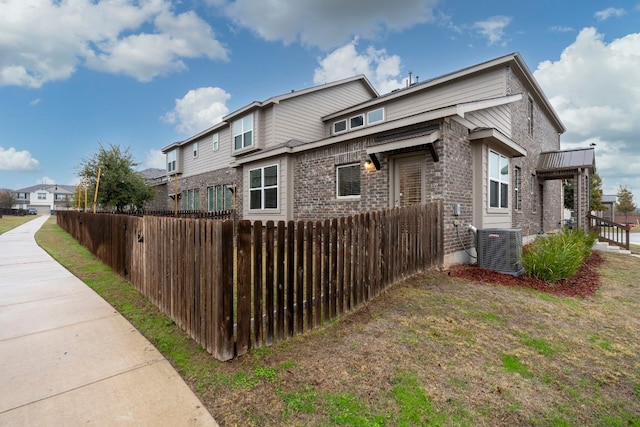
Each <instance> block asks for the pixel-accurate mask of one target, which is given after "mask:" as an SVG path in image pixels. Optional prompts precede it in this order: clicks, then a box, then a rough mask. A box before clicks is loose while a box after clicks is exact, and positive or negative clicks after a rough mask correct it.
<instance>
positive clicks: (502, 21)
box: [473, 15, 511, 46]
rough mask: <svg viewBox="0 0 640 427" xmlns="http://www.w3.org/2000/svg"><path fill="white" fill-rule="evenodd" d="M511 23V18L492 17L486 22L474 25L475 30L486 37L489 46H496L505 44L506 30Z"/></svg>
mask: <svg viewBox="0 0 640 427" xmlns="http://www.w3.org/2000/svg"><path fill="white" fill-rule="evenodd" d="M510 23H511V17H509V16H501V15H500V16H492V17H490V18H488V19H486V20H484V21H478V22H475V23H474V24H473V28H474V29H476V30H477V31H478V33H479V34H480V35H481V36H482V37H485V38H486V39H487V41H488V44H489V46H492V45H494V44H504V40H503V38H504V29H505V28H506V27H507V26H508V25H509V24H510Z"/></svg>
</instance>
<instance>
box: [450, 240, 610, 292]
mask: <svg viewBox="0 0 640 427" xmlns="http://www.w3.org/2000/svg"><path fill="white" fill-rule="evenodd" d="M602 262H603V259H602V256H600V254H599V253H598V252H596V251H593V252H592V253H591V256H589V257H588V258H586V259H585V260H584V262H583V263H582V266H581V267H580V269H579V270H578V272H577V273H576V274H575V275H574V276H572V277H569V278H566V279H563V280H560V281H559V282H558V283H556V284H550V283H547V282H543V281H542V280H539V279H536V278H535V277H530V276H528V275H527V274H526V273H525V274H523V275H521V276H519V277H514V276H511V275H509V274H504V273H499V272H497V271H491V270H486V269H484V268H479V267H478V266H476V265H455V266H452V267H451V268H450V270H449V275H451V276H453V277H460V278H463V279H467V280H472V281H475V282H482V283H495V284H500V285H503V286H524V287H528V288H533V289H536V290H538V291H541V292H547V293H550V294H556V295H562V296H568V297H580V298H584V297H587V296H592V295H594V294H595V293H596V291H597V290H598V288H599V287H600V281H599V277H598V272H597V267H598V266H599V265H600V264H602Z"/></svg>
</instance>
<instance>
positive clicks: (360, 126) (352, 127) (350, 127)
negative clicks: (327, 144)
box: [349, 113, 366, 130]
mask: <svg viewBox="0 0 640 427" xmlns="http://www.w3.org/2000/svg"><path fill="white" fill-rule="evenodd" d="M358 117H359V118H360V119H361V120H362V124H361V125H358V126H352V124H351V123H352V122H353V119H357V118H358ZM365 126H366V122H365V118H364V113H362V114H358V115H355V116H353V117H349V130H351V129H360V128H362V127H365Z"/></svg>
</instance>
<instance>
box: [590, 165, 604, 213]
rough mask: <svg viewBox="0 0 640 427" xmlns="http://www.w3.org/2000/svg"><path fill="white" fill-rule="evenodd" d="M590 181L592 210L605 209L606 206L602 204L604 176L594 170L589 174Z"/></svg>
mask: <svg viewBox="0 0 640 427" xmlns="http://www.w3.org/2000/svg"><path fill="white" fill-rule="evenodd" d="M589 183H590V184H591V197H590V200H591V206H590V210H592V211H603V210H604V209H605V206H604V205H603V204H602V178H600V175H598V173H597V172H594V173H593V174H591V175H590V176H589Z"/></svg>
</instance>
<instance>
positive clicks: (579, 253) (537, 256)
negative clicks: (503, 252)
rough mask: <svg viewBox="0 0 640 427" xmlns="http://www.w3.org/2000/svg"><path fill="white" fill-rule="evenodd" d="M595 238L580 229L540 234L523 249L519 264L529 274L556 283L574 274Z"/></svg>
mask: <svg viewBox="0 0 640 427" xmlns="http://www.w3.org/2000/svg"><path fill="white" fill-rule="evenodd" d="M595 241H596V236H595V235H593V234H587V233H585V232H584V231H582V230H566V231H563V232H562V233H559V234H555V235H552V236H545V237H539V238H537V239H536V240H535V241H534V242H533V243H532V244H530V245H528V246H527V247H526V248H525V250H524V251H523V254H522V266H523V267H524V269H525V270H526V271H527V274H529V275H530V276H534V277H537V278H538V279H540V280H543V281H545V282H548V283H556V282H558V280H561V279H566V278H567V277H571V276H573V275H574V274H576V272H577V271H578V269H579V268H580V266H581V265H582V261H583V260H584V259H585V258H586V257H588V256H589V255H590V254H591V248H592V247H593V244H594V243H595Z"/></svg>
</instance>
